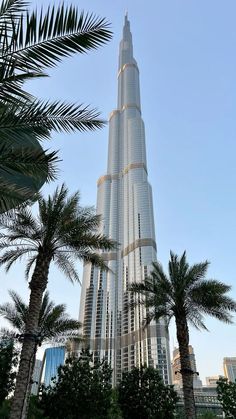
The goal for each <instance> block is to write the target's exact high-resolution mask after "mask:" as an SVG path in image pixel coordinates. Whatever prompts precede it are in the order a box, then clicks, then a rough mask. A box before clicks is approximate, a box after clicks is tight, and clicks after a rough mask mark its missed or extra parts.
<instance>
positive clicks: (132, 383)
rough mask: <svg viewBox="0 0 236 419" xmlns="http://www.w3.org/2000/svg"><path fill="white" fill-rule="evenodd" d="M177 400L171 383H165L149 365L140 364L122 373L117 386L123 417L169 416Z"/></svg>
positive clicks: (167, 418)
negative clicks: (140, 365) (139, 366)
mask: <svg viewBox="0 0 236 419" xmlns="http://www.w3.org/2000/svg"><path fill="white" fill-rule="evenodd" d="M177 400H178V396H177V393H176V392H175V391H174V388H173V386H167V385H165V384H164V383H163V381H162V379H161V377H160V375H159V372H158V371H157V370H156V369H155V368H152V367H145V366H142V367H141V368H140V369H139V368H133V369H132V370H131V371H130V372H125V373H123V376H122V380H121V382H120V384H119V386H118V402H119V404H120V407H121V410H122V414H123V417H124V419H143V418H145V419H155V418H156V419H172V418H174V417H175V415H174V413H175V408H176V403H177Z"/></svg>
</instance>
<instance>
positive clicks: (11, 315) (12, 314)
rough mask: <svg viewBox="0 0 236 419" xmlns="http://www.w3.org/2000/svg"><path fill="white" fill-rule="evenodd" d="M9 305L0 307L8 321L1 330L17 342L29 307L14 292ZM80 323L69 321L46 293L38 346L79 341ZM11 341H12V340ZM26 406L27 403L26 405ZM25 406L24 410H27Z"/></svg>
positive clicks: (32, 363)
mask: <svg viewBox="0 0 236 419" xmlns="http://www.w3.org/2000/svg"><path fill="white" fill-rule="evenodd" d="M9 295H10V297H11V300H12V302H11V303H5V304H2V305H0V316H2V317H3V318H4V319H5V320H7V321H8V323H9V324H10V326H11V328H10V330H6V329H2V334H3V335H5V336H7V337H8V338H11V337H12V338H13V339H14V338H16V337H18V338H19V340H21V339H22V337H24V333H25V327H26V322H27V316H28V312H29V306H28V305H27V304H26V303H25V302H24V301H23V300H22V298H21V297H20V295H19V294H18V293H17V292H15V291H9ZM80 328H81V323H80V322H79V321H77V320H74V319H71V318H70V317H69V316H68V314H67V313H66V306H65V305H64V304H57V305H55V303H54V302H53V301H51V300H50V298H49V292H48V291H46V292H45V293H44V296H43V301H42V305H41V309H40V314H39V322H38V335H39V339H38V342H37V343H38V344H40V345H41V344H43V343H53V342H55V341H56V342H57V343H58V342H61V341H64V342H65V341H66V340H69V339H76V340H81V339H82V336H81V335H80ZM12 341H13V340H12ZM37 343H36V344H35V352H34V356H33V358H32V362H31V373H32V372H33V370H34V365H35V359H36V352H37ZM29 375H30V374H29ZM39 382H40V380H39ZM30 392H31V382H30V381H29V382H28V390H27V393H28V394H27V396H28V397H29V396H30ZM27 404H28V403H27ZM27 407H28V406H27V405H26V404H25V408H26V409H27Z"/></svg>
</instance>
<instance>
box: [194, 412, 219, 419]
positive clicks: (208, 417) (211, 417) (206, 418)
mask: <svg viewBox="0 0 236 419" xmlns="http://www.w3.org/2000/svg"><path fill="white" fill-rule="evenodd" d="M198 419H217V416H216V415H215V414H214V413H213V412H211V411H208V412H205V413H202V414H201V415H200V416H198Z"/></svg>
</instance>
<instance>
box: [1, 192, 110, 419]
mask: <svg viewBox="0 0 236 419" xmlns="http://www.w3.org/2000/svg"><path fill="white" fill-rule="evenodd" d="M38 204H39V215H38V216H34V215H33V214H32V212H31V210H30V209H28V208H21V209H19V211H17V212H16V213H15V216H14V217H11V218H9V219H6V220H5V219H3V220H2V227H3V228H4V231H3V233H2V234H1V237H0V248H2V249H3V251H2V255H1V256H0V265H5V266H6V270H7V271H8V270H9V269H10V267H11V266H12V264H13V263H14V262H16V261H17V260H19V259H21V258H22V257H23V256H26V257H28V263H27V266H26V276H27V278H28V276H29V272H30V269H31V268H32V267H33V266H34V270H33V273H32V277H31V280H30V282H29V288H30V301H29V310H28V316H27V320H26V326H25V333H24V338H23V345H22V351H21V358H20V365H19V372H18V375H17V381H16V390H15V394H14V399H13V403H12V413H11V415H12V416H11V419H13V418H18V417H20V412H21V411H22V409H23V405H24V399H25V397H26V392H27V382H28V379H29V378H31V373H30V372H29V369H30V365H31V361H32V359H33V356H34V352H35V346H36V344H37V341H38V336H39V335H38V328H39V316H40V309H41V306H42V298H43V293H44V291H45V290H46V288H47V283H48V275H49V267H50V265H51V263H52V262H54V263H55V264H56V265H57V267H58V268H59V269H60V270H61V271H62V272H63V274H65V275H66V276H67V277H68V278H69V279H70V280H71V281H72V282H74V281H78V280H79V276H78V273H77V270H76V267H75V261H76V260H82V261H84V262H91V263H93V264H94V265H97V266H100V267H101V269H107V265H106V263H105V262H104V259H103V258H102V255H99V254H98V253H96V252H97V251H99V250H107V251H109V250H111V249H113V248H114V245H115V244H114V242H113V241H112V240H109V239H108V238H107V237H106V236H104V235H102V234H100V233H98V232H97V229H98V227H99V224H100V217H99V216H98V215H95V214H94V210H93V209H91V208H82V207H81V206H80V200H79V194H78V192H77V193H75V194H73V195H72V196H69V193H68V189H67V188H66V187H65V186H64V185H63V186H62V187H61V188H57V189H56V191H55V193H54V194H53V195H52V196H49V197H48V199H44V198H43V197H39V201H38Z"/></svg>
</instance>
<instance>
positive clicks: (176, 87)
mask: <svg viewBox="0 0 236 419" xmlns="http://www.w3.org/2000/svg"><path fill="white" fill-rule="evenodd" d="M55 3H56V4H58V3H59V2H57V1H55ZM33 4H34V5H37V8H39V5H40V4H43V5H47V4H49V1H46V0H44V1H43V0H42V1H34V2H33ZM74 4H78V6H79V7H80V8H81V9H84V10H85V11H90V12H95V13H96V14H98V15H100V16H104V17H106V18H107V19H108V20H109V21H110V22H111V23H112V29H113V31H114V37H113V40H112V41H111V42H110V43H109V44H107V45H106V46H104V47H102V48H100V49H99V50H97V51H91V52H90V53H88V54H86V55H77V56H73V57H72V58H69V59H65V60H64V61H63V63H61V64H60V65H59V66H58V68H56V69H52V70H50V71H49V74H50V76H51V77H50V78H48V79H45V80H37V81H35V82H34V83H32V84H30V86H29V89H30V90H31V91H32V92H33V93H34V94H36V95H38V96H39V97H41V98H50V99H65V100H68V101H73V102H78V103H81V102H83V103H85V104H91V105H92V106H94V107H97V108H98V109H99V110H100V111H101V113H102V116H103V117H104V118H107V117H108V114H109V113H110V112H111V111H112V110H113V109H114V108H116V98H117V78H116V75H117V61H118V45H119V41H120V38H121V32H122V26H123V19H124V13H125V11H126V10H128V14H129V19H130V22H131V31H132V33H133V43H134V55H135V58H136V59H137V62H138V65H139V69H140V82H141V101H142V115H143V119H144V122H145V126H146V145H147V157H148V169H149V181H150V183H151V184H152V187H153V198H154V211H155V224H156V236H157V245H158V257H159V260H160V261H161V262H162V263H163V265H164V266H165V267H166V265H167V261H168V257H169V250H170V249H172V250H173V251H175V252H176V253H181V252H183V251H184V250H185V249H186V250H187V255H188V258H189V261H190V262H191V263H194V262H199V261H202V260H205V259H208V260H209V261H210V262H211V266H210V269H209V277H214V278H217V279H220V280H222V281H224V282H226V283H228V284H231V285H232V286H233V290H232V295H233V296H234V297H235V298H236V287H235V274H236V272H235V266H234V258H235V237H236V217H235V214H236V196H235V184H236V165H235V154H236V134H235V132H236V129H235V128H236V122H235V109H236V80H235V74H236V68H235V67H236V58H235V56H236V55H235V45H236V30H235V14H236V3H235V0H226V1H224V2H223V1H222V0H207V1H206V0H150V1H147V2H145V4H144V3H143V1H142V2H141V0H136V1H134V0H126V1H124V0H120V1H117V2H111V1H108V0H106V1H105V0H94V1H85V0H81V1H80V2H77V1H76V0H75V1H74ZM45 147H47V148H51V149H59V150H60V153H59V154H60V157H61V158H62V159H63V162H61V163H60V172H59V177H58V182H57V183H61V182H63V181H65V182H66V184H67V185H68V187H69V188H70V190H71V191H75V190H77V189H79V190H80V191H81V196H82V203H83V204H84V205H95V203H96V181H97V178H98V177H99V176H100V175H102V174H104V173H105V172H106V166H107V147H108V127H106V128H105V129H103V130H101V131H99V132H94V133H87V134H86V133H76V134H73V135H66V134H65V135H64V134H63V135H62V134H60V135H58V134H57V135H53V140H52V141H51V142H48V143H47V144H45ZM54 188H55V184H50V185H48V186H46V187H44V191H45V193H48V192H49V191H52V190H53V189H54ZM80 270H81V268H80ZM1 281H2V285H1V296H0V302H5V301H6V300H7V299H8V297H7V289H9V288H14V289H16V290H18V291H19V292H20V293H21V294H22V296H25V298H27V297H28V290H27V284H26V282H25V280H24V278H23V269H22V266H20V265H19V264H18V265H16V268H15V269H14V270H12V271H11V272H10V273H9V274H8V275H5V273H4V272H3V270H2V271H1ZM49 290H50V292H51V297H52V298H53V299H54V300H55V301H56V302H58V303H61V302H63V303H66V304H67V306H68V311H69V313H70V314H71V315H72V316H74V317H77V315H78V309H79V297H80V288H79V286H78V285H75V286H72V285H71V284H70V283H69V282H68V281H67V280H66V279H65V278H63V277H62V276H61V275H60V274H59V273H58V271H56V270H54V269H51V271H50V281H49ZM207 326H208V327H209V329H210V333H207V332H197V331H195V330H191V335H190V336H191V339H190V340H191V344H192V345H193V347H194V349H195V353H196V358H197V366H198V370H199V372H200V376H201V378H202V379H203V380H204V378H205V376H207V375H216V374H219V373H222V360H223V357H224V356H236V349H235V348H236V333H235V331H236V329H235V325H233V326H225V325H223V324H220V323H219V322H217V321H214V320H211V319H207ZM170 332H171V347H173V343H175V341H176V340H175V331H174V327H172V328H171V331H170Z"/></svg>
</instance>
